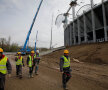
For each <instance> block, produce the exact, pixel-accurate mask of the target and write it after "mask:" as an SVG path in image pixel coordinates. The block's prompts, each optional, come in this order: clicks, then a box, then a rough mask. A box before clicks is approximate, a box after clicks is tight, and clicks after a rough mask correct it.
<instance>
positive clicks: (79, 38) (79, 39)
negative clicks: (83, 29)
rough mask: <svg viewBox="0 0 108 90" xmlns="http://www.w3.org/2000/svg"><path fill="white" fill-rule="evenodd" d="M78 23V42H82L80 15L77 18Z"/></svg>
mask: <svg viewBox="0 0 108 90" xmlns="http://www.w3.org/2000/svg"><path fill="white" fill-rule="evenodd" d="M77 25H78V44H81V37H80V20H79V17H78V18H77Z"/></svg>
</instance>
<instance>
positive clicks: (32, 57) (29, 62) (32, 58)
mask: <svg viewBox="0 0 108 90" xmlns="http://www.w3.org/2000/svg"><path fill="white" fill-rule="evenodd" d="M34 53H35V52H34V51H31V54H30V55H29V56H28V57H27V66H28V67H29V77H30V78H33V68H34V64H35V63H34V62H35V55H34Z"/></svg>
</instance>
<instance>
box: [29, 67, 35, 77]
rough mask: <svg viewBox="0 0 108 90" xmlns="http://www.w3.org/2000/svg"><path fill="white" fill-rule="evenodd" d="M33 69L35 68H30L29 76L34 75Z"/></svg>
mask: <svg viewBox="0 0 108 90" xmlns="http://www.w3.org/2000/svg"><path fill="white" fill-rule="evenodd" d="M33 68H34V66H32V67H29V74H30V75H32V73H33Z"/></svg>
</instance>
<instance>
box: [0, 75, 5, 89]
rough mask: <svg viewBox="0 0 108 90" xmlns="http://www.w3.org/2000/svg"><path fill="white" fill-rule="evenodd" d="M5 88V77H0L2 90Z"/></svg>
mask: <svg viewBox="0 0 108 90" xmlns="http://www.w3.org/2000/svg"><path fill="white" fill-rule="evenodd" d="M4 86H5V76H3V77H0V90H4Z"/></svg>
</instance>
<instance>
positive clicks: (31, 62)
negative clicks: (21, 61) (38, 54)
mask: <svg viewBox="0 0 108 90" xmlns="http://www.w3.org/2000/svg"><path fill="white" fill-rule="evenodd" d="M34 58H35V56H34ZM32 65H33V59H32V56H31V55H29V67H32Z"/></svg>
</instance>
